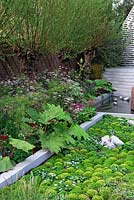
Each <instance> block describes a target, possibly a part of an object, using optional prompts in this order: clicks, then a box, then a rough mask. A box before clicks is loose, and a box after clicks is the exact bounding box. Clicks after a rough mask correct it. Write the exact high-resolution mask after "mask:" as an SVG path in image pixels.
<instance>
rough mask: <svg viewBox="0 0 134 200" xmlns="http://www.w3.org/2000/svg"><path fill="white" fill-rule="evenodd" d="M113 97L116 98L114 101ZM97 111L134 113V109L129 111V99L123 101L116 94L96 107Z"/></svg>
mask: <svg viewBox="0 0 134 200" xmlns="http://www.w3.org/2000/svg"><path fill="white" fill-rule="evenodd" d="M114 99H116V101H114ZM97 111H98V112H111V113H127V114H134V111H131V100H128V101H124V100H122V99H120V97H117V96H116V97H115V96H114V97H112V98H111V99H109V101H108V102H106V103H102V105H101V106H100V107H98V108H97Z"/></svg>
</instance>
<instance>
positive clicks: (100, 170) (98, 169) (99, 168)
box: [94, 165, 104, 173]
mask: <svg viewBox="0 0 134 200" xmlns="http://www.w3.org/2000/svg"><path fill="white" fill-rule="evenodd" d="M94 169H95V170H94V172H99V173H102V172H103V170H104V169H103V168H102V165H101V167H97V168H96V167H94Z"/></svg>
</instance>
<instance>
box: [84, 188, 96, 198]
mask: <svg viewBox="0 0 134 200" xmlns="http://www.w3.org/2000/svg"><path fill="white" fill-rule="evenodd" d="M86 194H87V196H88V197H89V198H92V197H93V196H95V195H97V191H96V190H94V189H88V190H87V191H86Z"/></svg>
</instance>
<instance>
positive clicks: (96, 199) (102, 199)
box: [92, 195, 104, 200]
mask: <svg viewBox="0 0 134 200" xmlns="http://www.w3.org/2000/svg"><path fill="white" fill-rule="evenodd" d="M92 200H104V198H103V197H102V196H98V195H95V196H94V197H93V198H92Z"/></svg>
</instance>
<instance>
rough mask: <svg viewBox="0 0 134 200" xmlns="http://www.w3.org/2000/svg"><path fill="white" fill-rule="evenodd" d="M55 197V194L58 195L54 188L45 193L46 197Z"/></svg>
mask: <svg viewBox="0 0 134 200" xmlns="http://www.w3.org/2000/svg"><path fill="white" fill-rule="evenodd" d="M50 194H51V195H52V194H53V195H54V194H57V192H56V190H55V189H53V188H48V189H47V190H46V191H45V195H46V196H48V195H50Z"/></svg>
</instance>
